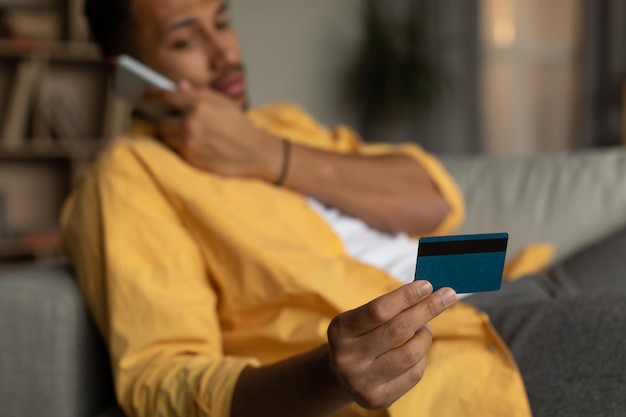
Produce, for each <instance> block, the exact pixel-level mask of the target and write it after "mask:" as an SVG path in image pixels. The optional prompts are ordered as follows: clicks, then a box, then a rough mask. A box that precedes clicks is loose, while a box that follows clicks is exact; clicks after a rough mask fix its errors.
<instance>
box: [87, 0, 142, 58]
mask: <svg viewBox="0 0 626 417" xmlns="http://www.w3.org/2000/svg"><path fill="white" fill-rule="evenodd" d="M85 16H87V21H88V22H89V28H90V29H91V35H92V36H93V38H94V40H95V41H96V43H97V44H98V45H99V46H100V49H101V50H102V53H103V54H104V56H112V55H119V54H122V53H132V50H133V49H134V40H133V36H132V30H133V23H134V16H133V13H132V10H131V0H86V1H85Z"/></svg>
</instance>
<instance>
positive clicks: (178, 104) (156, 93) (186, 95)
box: [141, 88, 197, 113]
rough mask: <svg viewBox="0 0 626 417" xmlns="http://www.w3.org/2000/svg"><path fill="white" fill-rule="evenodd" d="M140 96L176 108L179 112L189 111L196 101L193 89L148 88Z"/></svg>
mask: <svg viewBox="0 0 626 417" xmlns="http://www.w3.org/2000/svg"><path fill="white" fill-rule="evenodd" d="M141 98H143V99H144V100H147V101H154V102H158V103H163V104H165V105H166V106H167V107H169V108H171V109H174V110H178V111H179V112H181V113H189V112H191V111H192V110H193V109H194V108H195V106H196V103H197V98H196V95H195V94H194V91H193V90H189V89H185V90H178V91H168V90H160V89H157V88H150V89H148V90H146V91H145V92H144V93H143V94H142V96H141Z"/></svg>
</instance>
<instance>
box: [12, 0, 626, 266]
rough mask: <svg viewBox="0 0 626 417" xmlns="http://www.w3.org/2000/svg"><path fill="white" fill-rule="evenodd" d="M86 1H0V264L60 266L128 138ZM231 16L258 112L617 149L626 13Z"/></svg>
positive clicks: (457, 3)
mask: <svg viewBox="0 0 626 417" xmlns="http://www.w3.org/2000/svg"><path fill="white" fill-rule="evenodd" d="M82 2H83V0H0V263H4V264H7V262H13V261H16V260H19V261H22V260H28V261H32V260H36V261H40V260H42V259H43V260H51V259H53V260H54V259H58V258H59V254H60V247H61V241H60V237H59V233H58V227H57V219H58V216H59V212H60V207H61V204H62V201H63V200H64V199H65V198H66V196H67V195H68V193H69V190H70V189H71V187H72V185H73V184H74V183H75V181H77V180H78V179H79V178H80V176H81V174H82V173H83V172H84V170H85V168H86V167H88V166H89V164H90V162H91V161H92V159H93V157H94V155H96V154H97V152H98V150H99V149H101V148H102V146H103V145H104V144H105V143H106V142H107V141H108V140H109V139H110V138H112V137H114V136H116V135H117V134H119V133H121V132H123V131H125V130H126V129H127V128H128V125H129V118H128V106H126V105H125V103H124V102H122V101H121V100H120V99H119V98H117V97H116V96H115V95H114V94H113V93H112V92H111V90H110V83H109V80H108V79H107V77H106V75H105V73H104V72H103V71H102V66H101V65H100V56H99V52H98V50H97V48H96V47H95V45H93V44H92V43H91V42H90V39H89V33H88V29H87V27H86V24H85V21H84V18H83V17H82V7H83V3H82ZM230 4H231V9H232V17H233V22H234V25H235V27H236V29H237V30H238V32H239V34H240V38H241V42H242V46H243V50H244V55H245V57H246V63H247V67H248V77H249V85H250V94H251V101H252V104H253V105H262V104H265V103H272V102H280V101H290V102H296V103H299V104H300V105H302V106H303V107H304V108H305V109H307V110H308V111H309V112H310V113H312V114H313V115H314V116H315V117H316V118H318V119H319V120H320V121H321V122H322V123H324V124H326V125H328V126H333V125H337V124H347V125H349V126H351V127H354V128H355V129H356V130H357V131H358V132H360V133H361V135H362V136H363V138H364V139H365V140H368V141H388V142H399V141H414V142H417V143H419V144H421V145H422V146H423V147H425V148H426V149H427V150H430V151H432V152H434V153H436V154H456V155H472V154H493V155H530V154H538V153H546V152H558V151H565V150H571V149H578V148H585V147H600V146H621V145H623V144H625V143H626V116H625V113H626V105H625V102H626V24H625V22H626V0H342V1H336V0H307V1H305V0H263V1H259V0H231V2H230Z"/></svg>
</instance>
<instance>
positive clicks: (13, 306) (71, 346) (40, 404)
mask: <svg viewBox="0 0 626 417" xmlns="http://www.w3.org/2000/svg"><path fill="white" fill-rule="evenodd" d="M0 335H1V337H0V369H1V370H2V372H0V404H2V415H3V416H7V417H11V416H56V417H88V416H93V415H95V414H97V413H98V412H101V411H102V410H105V409H107V408H111V407H112V406H113V405H114V404H115V400H114V395H113V389H112V387H113V386H112V382H111V371H110V366H109V359H108V355H107V353H106V349H105V348H104V344H103V342H102V340H101V338H100V336H99V334H98V333H97V331H96V329H95V326H94V324H93V323H92V321H91V319H90V317H89V314H88V313H87V310H86V308H85V305H84V303H83V300H82V297H81V294H80V292H79V289H78V286H77V284H76V281H75V280H74V278H73V276H72V274H71V272H70V270H69V269H64V268H30V269H26V270H22V271H17V272H12V273H8V274H6V275H2V276H0Z"/></svg>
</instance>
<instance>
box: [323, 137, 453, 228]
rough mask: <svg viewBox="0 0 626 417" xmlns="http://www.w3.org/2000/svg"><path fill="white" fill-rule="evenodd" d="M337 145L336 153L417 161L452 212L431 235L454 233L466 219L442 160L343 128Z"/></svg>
mask: <svg viewBox="0 0 626 417" xmlns="http://www.w3.org/2000/svg"><path fill="white" fill-rule="evenodd" d="M332 133H333V138H334V146H335V149H336V150H337V151H340V152H348V153H357V154H360V155H384V154H393V153H400V154H404V155H407V156H409V157H411V158H413V159H415V160H416V161H417V162H418V163H420V164H421V166H422V167H423V168H424V169H425V170H426V171H427V172H428V174H429V176H430V178H431V180H432V181H433V183H434V184H435V187H436V188H437V189H438V190H439V192H440V193H441V196H442V197H443V199H444V200H445V201H446V203H447V204H448V207H449V208H450V211H449V213H448V215H447V216H446V217H445V218H444V219H443V221H442V222H441V223H440V224H439V225H438V226H437V227H436V228H435V230H433V231H431V232H429V235H443V234H448V233H451V232H453V231H454V230H455V229H457V228H458V227H459V226H461V225H462V224H463V221H464V220H465V199H464V198H463V193H462V192H461V190H460V188H459V186H458V185H457V183H456V181H455V180H454V178H453V177H452V175H451V174H450V173H449V172H448V171H447V170H446V169H445V168H444V166H443V165H442V164H441V163H440V162H439V160H438V159H437V158H436V157H435V156H434V155H432V154H430V153H428V152H426V151H425V150H424V149H422V148H421V147H420V146H418V145H416V144H413V143H403V144H387V143H371V144H366V143H363V141H361V139H360V137H359V135H358V134H357V133H356V132H354V131H353V130H352V129H350V128H347V127H344V126H340V127H337V128H335V129H334V130H333V131H332Z"/></svg>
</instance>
